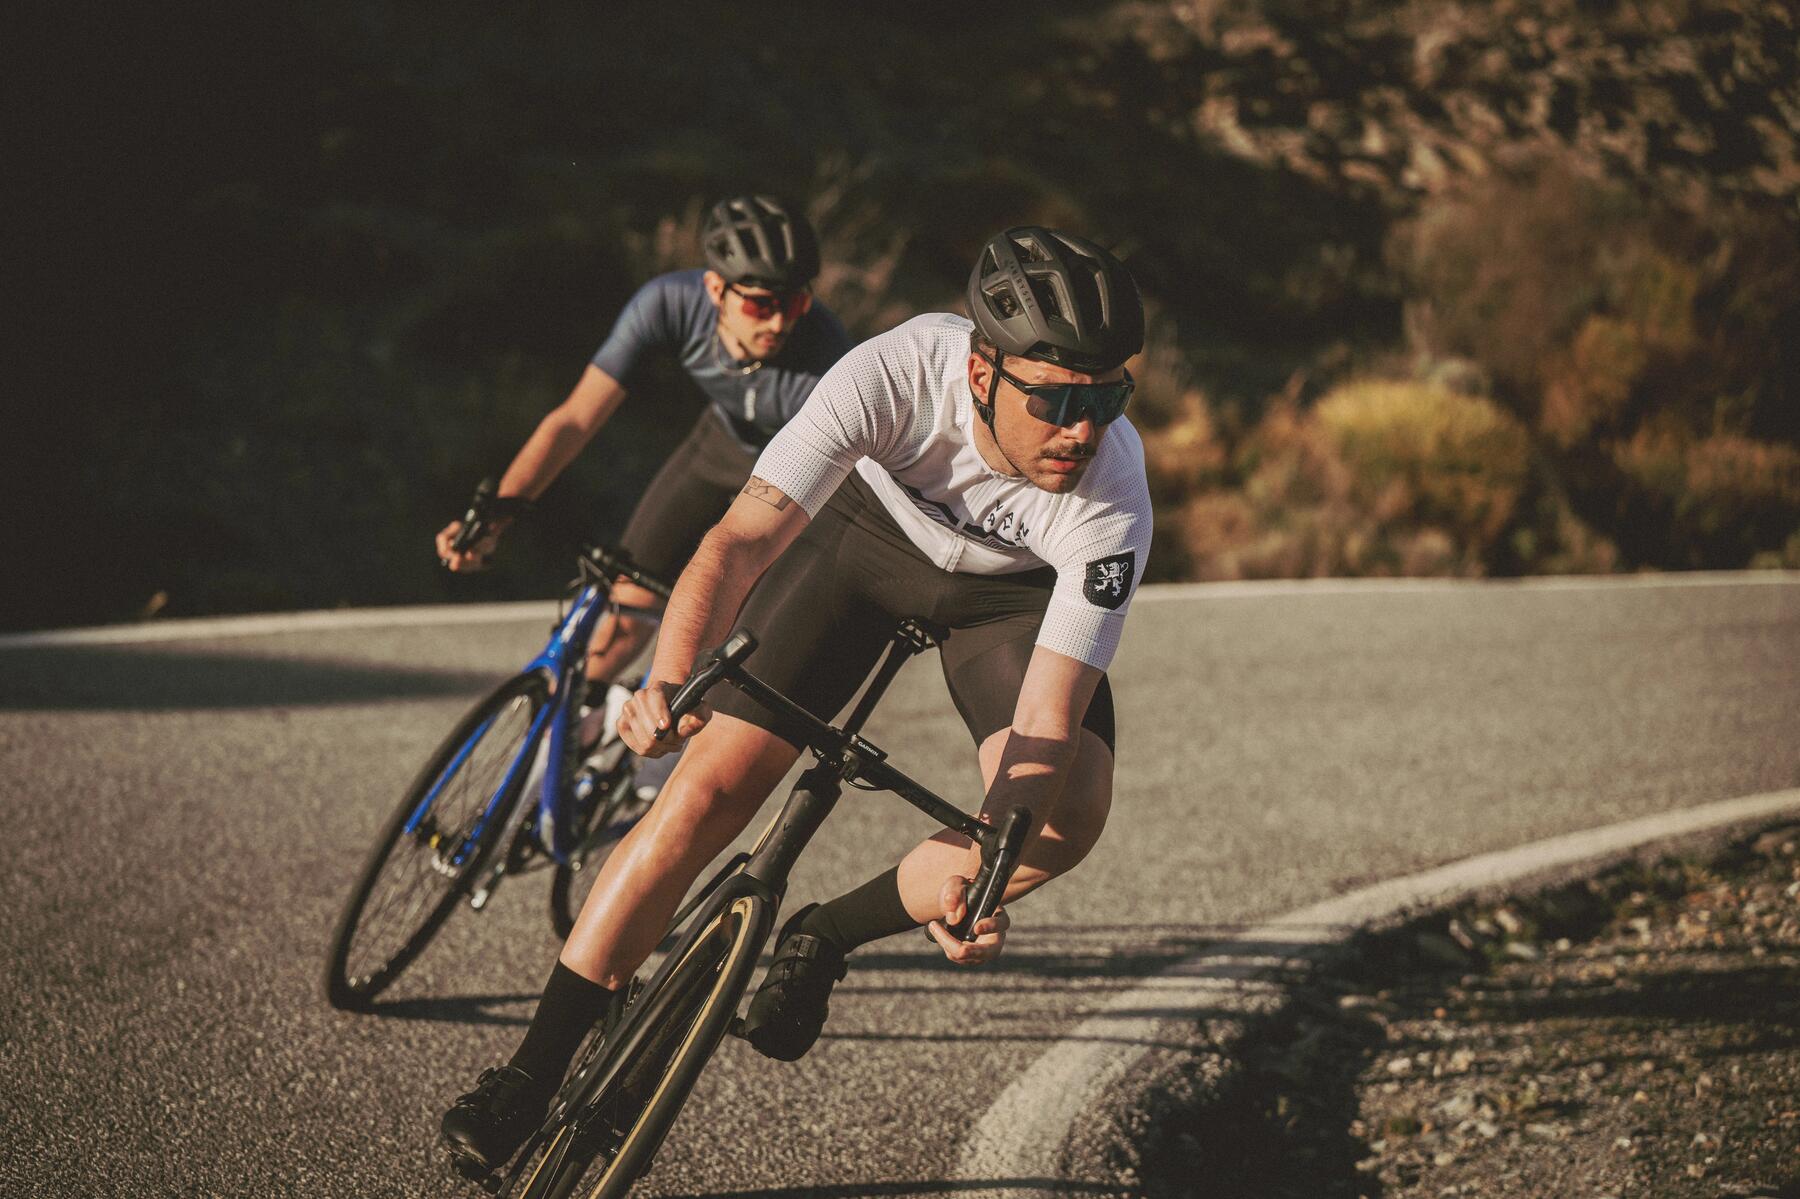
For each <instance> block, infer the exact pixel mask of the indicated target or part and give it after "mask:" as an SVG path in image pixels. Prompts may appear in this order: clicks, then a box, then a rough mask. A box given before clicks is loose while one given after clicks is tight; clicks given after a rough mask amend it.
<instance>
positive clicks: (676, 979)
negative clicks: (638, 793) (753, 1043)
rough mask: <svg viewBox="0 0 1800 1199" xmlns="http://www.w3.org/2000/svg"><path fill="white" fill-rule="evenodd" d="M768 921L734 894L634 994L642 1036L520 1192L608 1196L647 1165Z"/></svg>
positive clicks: (759, 904)
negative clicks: (661, 972) (665, 970)
mask: <svg viewBox="0 0 1800 1199" xmlns="http://www.w3.org/2000/svg"><path fill="white" fill-rule="evenodd" d="M772 920H773V914H772V912H771V910H770V909H769V907H768V905H767V904H766V903H765V902H764V901H763V900H762V899H761V898H760V897H758V896H756V895H741V896H737V897H736V898H734V899H732V900H731V901H730V903H729V904H728V905H727V906H726V907H724V909H723V910H721V911H719V912H718V913H717V914H716V915H714V916H712V917H711V918H710V920H709V926H708V927H707V930H706V931H705V932H704V933H702V934H701V935H700V936H699V937H698V938H696V939H695V940H694V941H693V942H692V945H691V947H690V948H689V949H688V951H687V953H686V954H685V956H684V957H683V958H682V960H681V962H680V964H679V965H678V966H676V968H675V969H674V970H673V971H671V972H670V973H669V974H668V975H667V976H666V978H665V979H664V981H663V983H662V985H660V986H657V987H655V988H654V989H650V990H646V991H645V992H644V993H643V994H642V995H641V996H639V997H638V999H637V1001H636V1003H637V1005H639V1006H640V1007H642V1010H643V1016H642V1018H641V1021H642V1024H641V1026H642V1027H643V1029H644V1032H643V1035H641V1036H637V1037H635V1038H630V1040H633V1041H635V1043H634V1044H627V1045H626V1046H625V1047H624V1048H623V1050H622V1052H624V1053H626V1054H627V1055H628V1056H627V1057H626V1058H625V1059H624V1060H621V1061H620V1062H618V1064H617V1065H616V1067H615V1068H613V1069H611V1070H608V1071H606V1073H607V1075H608V1076H609V1081H608V1082H607V1083H606V1084H605V1085H604V1086H603V1087H601V1088H600V1090H599V1092H598V1093H597V1094H590V1095H588V1096H586V1097H585V1100H584V1102H583V1105H582V1108H581V1110H580V1111H578V1112H577V1113H575V1114H574V1115H573V1116H572V1117H570V1122H569V1123H568V1124H567V1125H566V1126H565V1127H564V1128H563V1129H561V1130H559V1131H558V1133H557V1134H556V1135H555V1136H554V1137H552V1138H551V1139H550V1140H549V1141H548V1142H547V1143H546V1144H545V1146H544V1152H543V1153H542V1154H541V1155H540V1156H539V1158H538V1160H537V1161H536V1162H535V1163H533V1165H534V1166H535V1169H534V1170H533V1172H532V1174H531V1176H530V1177H529V1178H527V1179H526V1180H525V1184H524V1186H523V1188H522V1189H521V1190H520V1192H519V1193H520V1195H521V1199H569V1197H570V1196H573V1195H577V1194H580V1195H583V1196H586V1199H618V1197H619V1196H622V1195H624V1194H625V1192H626V1191H627V1190H629V1189H630V1187H631V1184H632V1183H633V1182H635V1181H637V1179H638V1177H639V1176H640V1175H642V1174H643V1172H644V1171H645V1170H647V1169H649V1167H650V1161H651V1159H652V1158H653V1157H654V1156H655V1154H656V1150H657V1148H658V1147H659V1146H660V1145H661V1144H662V1141H663V1137H664V1136H665V1135H666V1134H667V1133H668V1131H669V1127H670V1125H672V1124H673V1123H674V1122H675V1117H676V1116H677V1115H678V1114H679V1113H680V1111H681V1107H682V1105H683V1104H684V1103H686V1102H687V1097H688V1093H689V1092H690V1091H691V1090H692V1089H693V1086H694V1082H695V1080H696V1079H697V1078H699V1076H700V1071H701V1069H702V1068H703V1067H704V1066H705V1065H706V1063H707V1061H708V1059H710V1058H711V1057H712V1054H713V1051H714V1050H715V1049H717V1048H718V1045H719V1041H720V1040H721V1039H722V1038H723V1037H724V1035H725V1033H726V1031H727V1030H728V1029H729V1028H730V1027H731V1021H732V1017H734V1016H735V1015H736V1014H737V1005H738V1000H739V999H740V998H741V997H742V996H743V993H744V990H745V988H746V987H748V986H749V983H750V975H751V973H752V972H753V971H754V970H755V969H756V957H757V953H758V952H759V951H760V949H761V948H762V945H763V943H764V942H765V941H766V940H767V939H768V934H769V931H770V929H769V926H770V922H771V921H772Z"/></svg>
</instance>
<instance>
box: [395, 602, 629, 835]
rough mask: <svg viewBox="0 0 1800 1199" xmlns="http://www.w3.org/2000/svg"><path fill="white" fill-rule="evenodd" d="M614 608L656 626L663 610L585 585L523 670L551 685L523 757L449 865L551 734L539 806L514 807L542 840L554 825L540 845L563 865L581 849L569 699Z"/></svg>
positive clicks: (423, 803)
mask: <svg viewBox="0 0 1800 1199" xmlns="http://www.w3.org/2000/svg"><path fill="white" fill-rule="evenodd" d="M608 611H611V612H616V613H622V614H625V615H629V616H632V617H635V618H637V619H639V620H643V621H647V622H649V623H651V624H657V623H660V622H661V620H662V613H661V612H659V611H656V610H655V609H651V608H639V607H635V606H632V605H628V604H614V603H612V602H611V601H610V599H609V596H608V591H607V589H606V588H604V587H601V586H600V585H598V584H596V583H589V584H587V585H585V586H584V587H582V589H581V591H580V593H579V594H578V595H577V596H576V598H575V602H574V603H573V604H572V605H571V606H570V608H569V611H568V614H567V615H566V616H564V617H563V618H562V620H561V621H560V622H559V623H558V624H557V625H556V627H555V628H554V629H552V631H551V634H550V640H549V641H548V642H547V643H546V644H545V646H544V648H543V650H542V651H540V652H539V653H538V655H537V656H536V657H535V658H533V659H532V660H531V661H529V662H527V663H526V664H525V667H524V669H523V670H522V671H520V673H521V674H540V675H543V676H544V677H545V680H546V682H548V684H549V686H550V702H549V703H547V704H545V705H544V707H543V709H542V710H541V711H539V712H538V714H537V716H536V717H535V718H534V719H533V721H532V725H531V729H530V731H529V732H527V734H526V736H525V741H524V743H523V745H522V746H521V748H520V751H519V753H518V755H517V756H516V757H514V758H513V760H512V763H511V764H510V765H509V766H508V767H507V769H506V773H505V775H504V776H502V778H501V779H500V782H499V785H498V786H496V787H495V788H494V791H493V794H491V795H489V796H488V797H487V802H486V803H485V805H484V806H483V808H482V811H481V814H480V816H479V817H477V819H476V820H475V821H474V823H473V824H472V825H471V826H470V828H469V830H468V832H467V834H466V835H465V836H464V837H463V839H462V842H461V844H459V845H458V846H457V847H456V848H455V850H454V851H453V852H452V853H451V854H450V855H449V856H448V859H447V863H446V864H447V865H448V866H449V867H450V868H452V869H461V868H462V867H463V866H465V865H467V864H468V862H469V857H470V854H471V853H472V851H473V850H472V847H474V846H477V845H480V844H482V843H483V838H484V836H485V834H486V832H487V829H488V826H489V824H491V823H492V821H493V819H494V817H495V815H496V813H497V812H498V810H499V807H500V799H501V797H502V796H504V795H506V794H507V793H508V792H510V791H511V790H512V789H513V788H514V787H516V786H518V785H519V784H520V782H521V780H522V779H523V777H524V776H525V775H526V773H527V772H529V771H530V769H531V765H532V762H533V761H534V760H535V759H536V757H537V753H538V747H539V745H540V744H541V743H542V742H543V739H544V737H545V736H546V735H548V736H549V738H550V744H549V753H548V756H547V760H546V761H545V763H544V778H543V786H542V787H541V788H540V789H539V792H538V795H537V797H536V802H535V803H531V804H524V803H522V804H519V805H517V806H516V807H515V809H514V813H513V820H514V822H515V825H516V824H517V823H518V822H521V821H525V820H529V821H530V824H531V828H532V835H533V836H534V837H538V834H539V831H540V830H542V829H544V828H546V827H548V828H549V830H550V837H549V838H548V843H546V842H545V841H544V839H542V838H541V837H540V838H539V845H540V847H541V848H542V849H543V850H544V852H545V853H547V854H548V855H549V856H550V857H551V858H552V859H553V860H554V861H555V862H556V863H557V864H558V865H566V864H567V863H568V861H569V859H570V857H571V856H572V855H573V854H574V852H575V849H576V847H577V842H576V838H575V836H574V828H573V825H574V821H573V820H570V819H569V818H568V817H569V816H570V815H571V813H570V812H569V811H568V796H569V786H568V784H569V783H570V781H571V780H570V779H568V778H567V777H565V774H564V770H563V767H564V765H565V763H566V762H567V761H568V760H569V757H570V755H569V753H568V748H569V738H570V737H573V736H576V735H577V728H578V721H577V719H576V716H575V710H574V705H573V704H572V703H571V702H570V701H571V699H572V697H573V696H574V695H575V693H576V692H577V691H578V690H579V688H578V687H577V686H576V682H577V680H578V679H579V678H580V677H581V674H582V672H584V671H585V670H586V669H587V649H588V645H589V643H590V642H591V641H592V640H593V636H594V630H595V628H597V627H598V626H599V623H600V617H601V616H603V615H604V614H605V613H607V612H608ZM486 731H487V728H486V726H485V725H484V726H482V727H481V728H479V729H477V730H476V731H475V733H474V734H473V735H472V736H470V738H469V739H468V741H467V742H466V743H465V745H464V746H463V748H462V750H461V751H460V752H459V753H458V755H457V757H456V758H455V759H454V760H453V761H452V762H451V765H450V766H449V768H447V769H446V770H445V771H444V773H443V776H442V777H441V778H440V780H439V781H438V783H437V785H436V786H434V787H432V789H431V790H430V791H429V792H427V793H426V795H425V797H424V798H423V799H422V800H420V802H419V806H418V807H417V808H416V809H415V810H414V812H413V814H412V816H411V817H410V818H409V819H408V821H407V823H406V834H407V835H408V836H411V835H413V834H414V833H416V832H417V831H418V828H419V825H420V823H421V822H422V821H423V819H424V817H425V813H426V812H428V811H430V809H431V807H432V805H433V804H434V803H435V802H436V801H437V798H438V793H439V792H440V791H441V790H442V788H443V787H444V785H445V783H446V782H448V781H449V780H450V779H451V778H453V777H455V775H456V772H457V770H458V769H459V768H460V767H461V765H462V763H463V761H464V760H465V759H466V757H467V755H468V754H469V752H470V751H471V750H472V749H473V747H474V745H475V743H476V742H478V741H479V740H480V739H481V735H482V734H483V733H485V732H486ZM508 840H510V838H509V837H507V836H502V837H498V838H496V839H495V841H494V844H496V845H503V844H505V843H506V842H507V841H508Z"/></svg>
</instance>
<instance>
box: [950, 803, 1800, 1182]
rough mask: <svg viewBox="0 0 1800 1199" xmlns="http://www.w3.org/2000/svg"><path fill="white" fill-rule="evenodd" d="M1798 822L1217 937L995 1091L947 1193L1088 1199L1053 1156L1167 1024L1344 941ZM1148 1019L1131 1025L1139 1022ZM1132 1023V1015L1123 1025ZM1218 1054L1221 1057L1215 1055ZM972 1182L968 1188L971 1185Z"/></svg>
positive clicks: (1632, 826) (1477, 872)
mask: <svg viewBox="0 0 1800 1199" xmlns="http://www.w3.org/2000/svg"><path fill="white" fill-rule="evenodd" d="M1787 814H1800V789H1794V790H1788V791H1775V792H1770V793H1768V794H1764V795H1751V796H1745V797H1743V798H1740V799H1728V800H1722V801H1720V802H1717V803H1711V804H1706V805H1703V806H1700V807H1696V808H1683V809H1681V810H1678V811H1674V812H1664V813H1661V814H1659V815H1655V816H1648V817H1644V818H1642V819H1638V820H1630V821H1626V822H1624V823H1622V824H1615V825H1611V826H1609V827H1606V828H1598V829H1590V830H1588V831H1585V832H1579V833H1570V834H1568V835H1566V836H1561V837H1552V838H1550V839H1549V840H1546V841H1539V842H1536V843H1535V844H1532V845H1524V846H1520V847H1519V848H1517V849H1509V850H1504V851H1501V852H1498V853H1487V854H1481V855H1479V856H1477V857H1472V858H1467V859H1464V860H1463V861H1460V862H1453V863H1451V864H1449V865H1447V866H1440V867H1438V868H1436V869H1434V870H1427V871H1425V872H1423V873H1421V874H1415V875H1411V876H1410V877H1407V878H1397V879H1391V880H1389V881H1387V882H1383V883H1377V884H1376V885H1374V886H1372V887H1365V888H1363V889H1362V890H1359V891H1353V892H1351V893H1350V894H1348V895H1341V896H1338V897H1337V898H1335V899H1329V900H1326V901H1325V902H1323V903H1317V904H1313V905H1312V906H1311V907H1306V908H1301V909H1300V910H1299V911H1295V912H1289V913H1288V914H1287V915H1285V916H1277V917H1275V918H1274V919H1273V920H1270V921H1268V922H1266V923H1264V924H1261V925H1258V926H1256V927H1253V928H1247V929H1244V930H1242V931H1240V932H1237V933H1234V934H1232V935H1231V936H1229V937H1223V938H1221V939H1220V940H1219V942H1217V943H1215V944H1213V945H1210V946H1208V947H1207V948H1205V949H1203V950H1201V951H1200V952H1199V953H1196V954H1194V955H1193V956H1191V957H1189V958H1187V959H1185V960H1183V961H1181V962H1179V963H1177V964H1176V965H1174V966H1172V967H1170V968H1169V969H1167V970H1165V971H1163V972H1161V973H1160V974H1158V975H1156V976H1155V977H1153V978H1150V979H1148V980H1146V981H1144V982H1143V983H1140V984H1139V985H1137V986H1135V987H1133V988H1132V989H1131V990H1130V991H1127V992H1124V993H1122V994H1120V995H1118V996H1116V997H1115V998H1113V999H1111V1000H1110V1001H1108V1003H1107V1006H1106V1007H1105V1008H1104V1009H1102V1010H1101V1011H1100V1012H1099V1013H1098V1014H1096V1015H1094V1016H1091V1017H1089V1018H1088V1019H1087V1020H1085V1021H1083V1022H1082V1023H1081V1024H1080V1025H1078V1026H1077V1027H1075V1028H1074V1029H1072V1030H1070V1032H1069V1033H1068V1034H1067V1035H1066V1036H1065V1037H1064V1039H1062V1040H1060V1041H1057V1042H1056V1043H1054V1044H1052V1045H1051V1046H1050V1047H1049V1048H1048V1049H1047V1050H1045V1051H1044V1053H1043V1055H1042V1056H1041V1057H1039V1058H1038V1059H1037V1060H1036V1061H1035V1062H1033V1063H1032V1064H1031V1065H1030V1066H1029V1067H1027V1068H1026V1070H1025V1071H1024V1073H1022V1074H1020V1075H1019V1076H1018V1077H1017V1078H1015V1079H1014V1080H1013V1082H1012V1083H1011V1084H1010V1085H1009V1086H1007V1088H1006V1089H1005V1090H1004V1091H1002V1092H1001V1093H1000V1095H999V1097H998V1098H997V1099H996V1100H995V1101H994V1103H993V1105H992V1106H990V1107H989V1108H988V1110H987V1112H986V1113H985V1114H984V1115H983V1116H982V1117H981V1119H980V1121H979V1122H978V1123H977V1124H976V1125H975V1127H974V1128H973V1129H972V1130H971V1131H970V1133H969V1135H968V1138H967V1139H966V1140H965V1142H964V1144H963V1151H962V1156H961V1159H960V1161H959V1162H958V1166H957V1172H956V1174H955V1175H954V1176H953V1177H952V1179H951V1181H953V1182H957V1183H962V1184H967V1185H968V1188H969V1189H966V1190H965V1189H962V1187H958V1189H957V1190H956V1194H957V1195H959V1196H967V1197H969V1199H976V1197H993V1199H998V1197H1000V1196H1005V1197H1007V1199H1021V1197H1023V1196H1039V1195H1057V1194H1093V1193H1095V1192H1096V1191H1106V1192H1110V1191H1113V1190H1116V1189H1117V1181H1116V1180H1114V1179H1110V1178H1101V1177H1092V1178H1084V1177H1077V1176H1072V1175H1075V1174H1078V1173H1079V1171H1071V1170H1068V1169H1066V1168H1065V1166H1064V1164H1063V1156H1064V1155H1063V1150H1064V1146H1065V1145H1066V1144H1067V1143H1068V1141H1069V1138H1070V1135H1071V1133H1072V1132H1073V1131H1074V1129H1075V1128H1076V1127H1077V1123H1078V1122H1079V1121H1080V1120H1082V1119H1083V1117H1084V1114H1085V1113H1087V1112H1088V1111H1089V1109H1091V1108H1092V1107H1093V1106H1094V1105H1095V1104H1096V1103H1097V1102H1098V1101H1099V1100H1100V1098H1101V1097H1102V1096H1103V1095H1104V1094H1105V1092H1106V1090H1107V1088H1108V1087H1110V1086H1112V1085H1113V1084H1114V1083H1116V1082H1118V1081H1119V1080H1120V1079H1122V1078H1124V1077H1125V1075H1126V1074H1127V1073H1128V1072H1129V1071H1130V1070H1131V1068H1132V1067H1133V1066H1135V1065H1136V1064H1137V1063H1138V1062H1139V1060H1141V1058H1142V1057H1143V1055H1144V1054H1145V1053H1147V1052H1148V1051H1149V1050H1148V1046H1149V1045H1150V1044H1151V1043H1153V1042H1154V1041H1155V1040H1156V1038H1157V1033H1158V1030H1159V1028H1160V1027H1161V1026H1162V1025H1164V1024H1165V1023H1167V1022H1171V1021H1176V1020H1182V1021H1190V1022H1198V1021H1200V1020H1201V1019H1203V1018H1209V1019H1217V1018H1218V1017H1219V1015H1220V1014H1221V1013H1222V1012H1229V1011H1237V1012H1240V1013H1242V1014H1243V1015H1244V1016H1246V1017H1248V1016H1251V1015H1254V1014H1257V1013H1260V1012H1267V1011H1269V1010H1271V1009H1273V1008H1276V1007H1278V1006H1279V1005H1280V1004H1281V1002H1282V1001H1283V998H1284V992H1283V988H1282V986H1281V984H1280V983H1279V982H1278V981H1276V978H1275V972H1276V971H1277V970H1279V969H1282V968H1284V967H1292V966H1293V965H1294V964H1295V963H1296V961H1301V962H1304V961H1306V960H1311V959H1314V958H1317V957H1319V956H1321V955H1323V954H1325V953H1327V952H1329V951H1330V950H1331V949H1332V948H1333V947H1335V946H1337V945H1339V944H1341V943H1342V941H1343V939H1344V938H1345V937H1347V936H1349V935H1350V934H1351V933H1352V932H1354V931H1355V930H1356V929H1358V928H1362V927H1365V926H1367V925H1369V924H1373V923H1380V922H1386V921H1391V920H1394V919H1396V918H1398V917H1399V916H1401V915H1402V914H1405V913H1410V912H1413V911H1415V910H1423V909H1429V908H1433V907H1441V906H1444V905H1446V904H1449V903H1453V902H1456V901H1457V900H1459V899H1462V898H1465V897H1467V896H1469V895H1472V894H1477V893H1480V892H1485V891H1493V890H1499V889H1511V888H1517V887H1521V886H1523V885H1525V884H1527V883H1533V882H1541V881H1547V880H1552V879H1554V878H1556V877H1557V876H1558V875H1562V876H1568V875H1571V874H1573V873H1575V872H1576V869H1577V868H1580V869H1581V871H1582V872H1584V873H1585V872H1587V871H1589V870H1598V869H1601V868H1603V867H1604V866H1605V865H1607V864H1609V862H1611V861H1616V860H1620V859H1623V858H1625V857H1627V856H1628V855H1630V854H1632V853H1634V852H1637V851H1639V850H1642V849H1643V848H1645V847H1648V846H1652V845H1655V844H1657V843H1659V842H1665V841H1673V840H1675V839H1678V838H1681V837H1686V836H1692V835H1696V834H1700V833H1708V832H1717V831H1720V830H1723V829H1727V828H1729V827H1731V826H1733V825H1739V824H1750V823H1754V822H1757V821H1761V820H1767V819H1770V818H1775V817H1780V816H1782V815H1787ZM1147 1011H1148V1012H1154V1013H1155V1014H1154V1015H1144V1014H1141V1013H1144V1012H1147ZM1132 1013H1139V1014H1132ZM1227 1048H1228V1047H1227ZM982 1183H986V1184H987V1185H986V1186H985V1187H984V1186H981V1185H979V1184H982Z"/></svg>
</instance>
